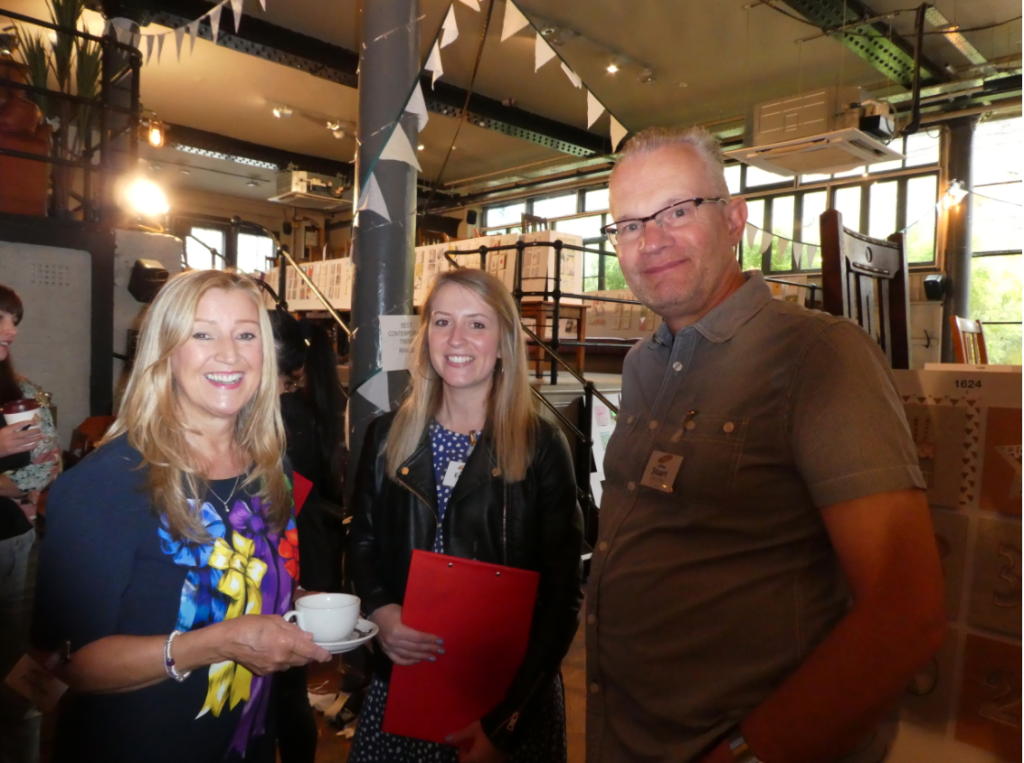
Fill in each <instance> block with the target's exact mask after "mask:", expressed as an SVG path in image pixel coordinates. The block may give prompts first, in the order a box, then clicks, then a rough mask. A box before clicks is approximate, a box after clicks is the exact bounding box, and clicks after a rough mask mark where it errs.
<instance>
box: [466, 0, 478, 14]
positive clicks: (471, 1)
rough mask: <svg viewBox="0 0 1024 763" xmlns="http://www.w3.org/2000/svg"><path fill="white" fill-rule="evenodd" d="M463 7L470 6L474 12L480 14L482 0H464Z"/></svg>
mask: <svg viewBox="0 0 1024 763" xmlns="http://www.w3.org/2000/svg"><path fill="white" fill-rule="evenodd" d="M462 4H463V5H468V6H469V7H470V8H472V9H473V10H474V11H477V12H478V13H479V11H480V0H462Z"/></svg>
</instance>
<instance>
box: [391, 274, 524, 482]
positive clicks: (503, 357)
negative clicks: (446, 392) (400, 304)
mask: <svg viewBox="0 0 1024 763" xmlns="http://www.w3.org/2000/svg"><path fill="white" fill-rule="evenodd" d="M450 284H451V285H456V286H461V287H462V288H464V289H468V290H469V291H471V292H473V293H474V294H476V295H477V296H478V297H480V299H482V300H483V301H484V303H485V304H487V305H488V306H489V307H490V308H491V309H492V310H494V312H495V314H496V315H497V316H498V330H499V339H498V347H499V350H500V360H498V362H497V363H496V364H495V367H494V376H493V377H492V381H491V394H490V398H489V404H488V410H487V426H488V427H489V429H490V432H491V437H492V439H493V441H494V450H495V454H496V456H497V459H498V468H499V469H501V473H502V475H503V476H504V478H505V479H506V480H507V481H508V482H518V481H519V480H522V479H523V478H524V477H525V476H526V470H527V469H528V468H529V466H530V461H531V460H532V459H533V451H534V447H535V445H536V441H537V413H536V410H535V409H534V406H533V400H532V398H531V396H530V383H529V377H528V374H527V365H526V342H525V341H524V339H523V332H522V329H521V328H520V327H519V312H518V310H516V303H515V301H514V300H513V299H512V295H511V294H509V291H508V289H506V288H505V284H503V283H502V282H501V281H499V280H498V279H497V278H495V277H494V276H492V275H490V274H488V273H486V272H484V271H482V270H471V269H468V268H461V269H459V270H451V271H448V272H447V273H442V274H441V275H439V276H438V277H437V280H436V281H434V285H433V287H432V288H431V290H430V293H429V294H428V295H427V299H426V302H425V303H424V305H423V312H422V319H421V321H420V328H419V331H418V332H417V334H416V339H415V340H414V342H413V346H412V364H411V368H410V371H411V372H412V388H411V391H410V393H409V395H408V397H406V399H405V400H404V401H403V403H402V405H401V407H400V408H399V409H398V413H397V414H395V421H394V423H393V424H392V425H391V432H390V434H389V435H388V441H387V445H386V453H387V470H388V474H389V475H394V474H396V473H397V472H398V469H399V467H401V465H402V464H403V463H404V462H405V461H406V460H408V459H409V457H410V456H412V454H413V453H414V452H415V451H416V447H417V446H418V445H419V442H420V439H421V437H422V436H423V430H424V429H425V428H426V427H427V425H428V424H429V423H430V420H431V419H432V418H433V417H434V416H435V415H436V414H437V411H438V409H439V408H440V406H441V401H442V398H443V383H442V381H441V379H440V377H439V376H438V375H437V373H436V372H435V371H434V367H433V365H431V363H430V349H429V347H428V346H427V335H428V333H429V331H430V316H431V314H432V313H433V310H434V301H435V299H436V297H437V295H438V293H439V292H440V291H441V289H442V288H444V287H445V286H448V285H450Z"/></svg>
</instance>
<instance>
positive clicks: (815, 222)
mask: <svg viewBox="0 0 1024 763" xmlns="http://www.w3.org/2000/svg"><path fill="white" fill-rule="evenodd" d="M826 209H828V195H827V193H826V192H825V191H815V192H814V193H805V194H804V209H803V215H801V217H802V219H801V223H802V225H803V229H802V230H801V232H800V235H799V236H798V238H799V239H800V240H801V241H803V242H804V243H805V244H821V213H822V212H824V211H825V210H826ZM805 252H806V250H805ZM809 254H810V255H811V259H810V260H808V259H807V254H806V253H805V254H804V255H803V259H804V261H803V263H802V264H801V263H798V264H799V265H800V267H801V269H803V270H821V249H814V250H813V251H812V252H810V253H809Z"/></svg>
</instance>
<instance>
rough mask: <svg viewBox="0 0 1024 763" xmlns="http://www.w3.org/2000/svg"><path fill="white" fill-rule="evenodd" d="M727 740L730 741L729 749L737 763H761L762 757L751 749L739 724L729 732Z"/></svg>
mask: <svg viewBox="0 0 1024 763" xmlns="http://www.w3.org/2000/svg"><path fill="white" fill-rule="evenodd" d="M726 741H727V742H728V743H729V751H730V752H731V753H732V757H733V760H735V761H736V763H761V759H760V758H758V757H757V756H756V755H755V754H754V753H753V751H751V749H750V745H748V744H747V740H746V739H745V738H744V737H743V732H742V731H740V727H739V726H737V727H736V728H734V729H733V730H732V731H730V732H729V736H728V737H726Z"/></svg>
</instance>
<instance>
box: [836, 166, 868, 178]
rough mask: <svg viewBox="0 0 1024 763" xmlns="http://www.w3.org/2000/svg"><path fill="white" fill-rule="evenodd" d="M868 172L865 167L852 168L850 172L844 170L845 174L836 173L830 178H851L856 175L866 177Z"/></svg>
mask: <svg viewBox="0 0 1024 763" xmlns="http://www.w3.org/2000/svg"><path fill="white" fill-rule="evenodd" d="M867 171H868V168H867V167H854V168H853V169H852V170H846V172H837V173H836V174H835V175H833V176H832V177H834V178H852V177H856V176H857V175H866V174H867Z"/></svg>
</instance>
